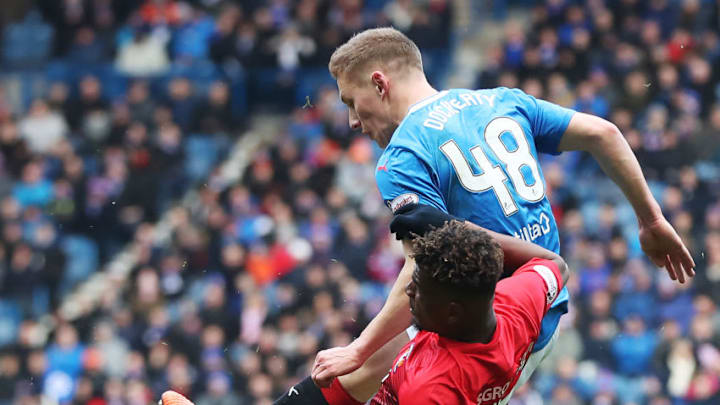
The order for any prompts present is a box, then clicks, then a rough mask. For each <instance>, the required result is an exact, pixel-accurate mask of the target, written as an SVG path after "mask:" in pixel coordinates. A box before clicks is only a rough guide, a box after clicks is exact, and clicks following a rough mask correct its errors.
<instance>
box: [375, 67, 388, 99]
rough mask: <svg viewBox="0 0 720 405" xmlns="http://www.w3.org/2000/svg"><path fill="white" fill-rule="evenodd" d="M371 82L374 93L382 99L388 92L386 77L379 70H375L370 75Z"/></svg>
mask: <svg viewBox="0 0 720 405" xmlns="http://www.w3.org/2000/svg"><path fill="white" fill-rule="evenodd" d="M371 78H372V82H373V86H374V87H375V91H376V92H377V94H378V95H379V96H380V97H381V98H382V97H383V96H385V95H386V94H387V91H388V85H389V81H388V77H387V76H385V74H384V73H383V72H381V71H379V70H376V71H374V72H373V73H372V77H371Z"/></svg>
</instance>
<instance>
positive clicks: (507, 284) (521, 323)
mask: <svg viewBox="0 0 720 405" xmlns="http://www.w3.org/2000/svg"><path fill="white" fill-rule="evenodd" d="M562 287H563V286H562V277H561V274H560V271H559V270H558V268H557V266H556V265H555V263H553V262H552V261H550V260H543V259H533V260H531V261H529V262H528V263H526V264H525V265H523V266H522V267H521V268H520V269H518V270H517V271H516V272H515V273H514V274H513V275H512V276H511V277H508V278H506V279H503V280H501V281H500V282H498V284H497V286H496V288H495V300H494V302H493V307H494V308H495V317H496V318H497V327H496V329H495V334H494V335H493V337H492V340H491V341H490V342H489V343H485V344H483V343H466V342H459V341H456V340H451V339H447V338H444V337H442V336H439V335H438V334H437V333H433V332H427V331H420V332H419V333H418V334H417V336H415V338H414V339H413V340H411V341H410V342H408V344H407V345H405V347H403V349H402V350H401V351H400V354H399V355H398V357H397V358H396V360H395V365H394V366H393V367H392V369H390V372H389V373H388V375H387V376H386V377H385V379H384V380H383V384H382V387H380V391H379V392H378V393H377V394H376V395H375V397H374V398H373V399H372V401H371V404H372V405H393V404H402V405H404V404H408V405H420V404H437V405H456V404H457V405H470V404H473V405H474V404H479V405H492V404H496V403H498V402H499V401H501V400H502V399H503V398H505V397H506V396H507V395H508V394H509V393H510V392H511V391H512V389H513V387H514V386H515V383H516V382H517V380H518V378H519V377H520V373H521V372H522V370H523V367H524V366H525V362H526V361H527V358H528V356H529V355H530V353H531V352H532V348H533V344H534V343H535V341H536V340H537V337H538V335H539V334H540V322H541V321H542V318H543V316H544V315H545V312H546V311H547V310H548V308H550V305H551V304H552V302H553V301H554V300H555V297H557V294H558V293H559V292H560V290H561V289H562Z"/></svg>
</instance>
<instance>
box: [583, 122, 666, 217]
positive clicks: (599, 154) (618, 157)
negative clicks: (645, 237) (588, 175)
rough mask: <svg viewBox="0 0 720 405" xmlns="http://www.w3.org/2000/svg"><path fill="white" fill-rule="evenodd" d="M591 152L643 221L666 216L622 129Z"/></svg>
mask: <svg viewBox="0 0 720 405" xmlns="http://www.w3.org/2000/svg"><path fill="white" fill-rule="evenodd" d="M596 143H597V144H596V145H593V147H592V149H591V150H590V153H592V155H593V156H594V157H595V159H596V160H597V161H598V163H599V164H600V167H601V168H602V169H603V171H604V172H605V173H606V174H607V175H608V176H609V177H610V178H611V179H612V180H613V181H614V182H615V184H617V185H618V187H620V189H621V190H622V191H623V193H624V194H625V197H627V199H628V201H630V204H632V206H633V209H634V210H635V213H636V215H637V217H638V220H639V221H641V222H643V223H650V222H652V221H655V220H656V219H657V218H659V217H662V212H661V210H660V206H659V205H658V203H657V201H655V198H654V197H653V195H652V193H651V192H650V188H649V187H648V184H647V181H646V180H645V176H644V175H643V172H642V169H641V168H640V164H639V163H638V161H637V159H636V158H635V155H634V154H633V152H632V150H631V149H630V145H628V143H627V142H626V141H625V138H624V137H623V136H622V134H620V132H619V131H618V132H617V133H615V134H613V135H610V136H606V137H602V138H600V139H598V141H597V142H596Z"/></svg>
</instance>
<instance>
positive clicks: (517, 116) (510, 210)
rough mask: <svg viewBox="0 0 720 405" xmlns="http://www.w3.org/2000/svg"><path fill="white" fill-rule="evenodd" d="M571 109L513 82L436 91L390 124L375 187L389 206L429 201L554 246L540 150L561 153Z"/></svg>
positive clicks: (563, 298) (562, 299)
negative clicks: (510, 86) (514, 86)
mask: <svg viewBox="0 0 720 405" xmlns="http://www.w3.org/2000/svg"><path fill="white" fill-rule="evenodd" d="M573 114H574V111H573V110H570V109H567V108H563V107H560V106H558V105H555V104H552V103H549V102H546V101H543V100H538V99H536V98H534V97H532V96H530V95H527V94H525V93H524V92H522V91H521V90H517V89H508V88H504V87H502V88H495V89H483V90H465V89H454V90H446V91H441V92H439V93H437V94H435V95H434V96H432V97H429V98H427V99H425V100H423V101H420V102H419V103H417V104H415V105H414V106H412V107H411V108H410V110H409V111H408V114H407V116H406V117H405V119H404V120H403V121H402V122H401V123H400V125H399V126H398V128H397V129H396V130H395V133H394V134H393V136H392V138H391V140H390V143H389V144H388V146H387V147H386V148H385V150H384V151H383V153H382V155H381V156H380V159H379V160H378V164H377V168H376V175H375V176H376V180H377V184H378V188H379V190H380V194H381V195H382V198H383V199H384V201H385V203H386V204H387V205H388V206H389V207H390V209H391V210H392V211H393V212H395V211H397V209H399V208H400V207H402V206H403V205H405V204H408V203H413V202H417V203H420V204H427V205H431V206H434V207H436V208H439V209H440V210H442V211H445V212H447V213H450V214H452V215H456V216H459V217H461V218H464V219H467V220H469V221H471V222H473V223H475V224H477V225H480V226H482V227H484V228H487V229H490V230H493V231H496V232H500V233H504V234H507V235H513V236H515V237H518V238H522V239H525V240H527V241H530V242H533V243H536V244H538V245H540V246H543V247H545V248H546V249H548V250H552V251H554V252H556V253H559V250H560V244H559V238H558V230H557V224H556V223H555V218H554V217H553V214H552V211H551V208H550V202H549V201H548V199H547V197H546V196H545V179H544V177H543V174H542V169H541V167H540V164H539V162H538V157H537V156H538V152H543V153H549V154H558V153H559V151H558V149H557V147H558V144H559V142H560V139H561V138H562V135H563V133H564V132H565V129H566V128H567V126H568V124H569V123H570V119H571V118H572V115H573ZM567 299H568V295H567V291H566V290H563V293H562V294H561V295H560V296H559V297H558V299H557V300H556V302H555V304H554V306H562V308H561V309H563V311H562V312H563V313H564V312H566V307H567ZM548 315H549V314H548ZM558 319H559V315H558ZM555 324H556V322H555ZM552 332H554V328H552V331H544V333H543V335H544V337H543V336H541V337H542V338H543V339H545V340H546V341H547V340H549V338H550V337H551V335H552ZM548 333H549V334H550V335H549V336H548ZM538 343H541V342H538ZM545 343H547V342H545ZM536 346H544V344H543V345H540V344H538V345H536ZM540 348H541V347H538V348H537V349H538V350H539V349H540Z"/></svg>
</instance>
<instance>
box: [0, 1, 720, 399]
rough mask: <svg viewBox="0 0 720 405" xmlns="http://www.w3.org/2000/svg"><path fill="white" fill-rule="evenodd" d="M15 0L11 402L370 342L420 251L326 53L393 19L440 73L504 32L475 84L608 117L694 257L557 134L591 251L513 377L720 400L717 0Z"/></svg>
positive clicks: (550, 168)
mask: <svg viewBox="0 0 720 405" xmlns="http://www.w3.org/2000/svg"><path fill="white" fill-rule="evenodd" d="M22 3H23V2H15V3H13V4H14V5H15V7H18V9H22V10H23V13H21V14H22V15H20V16H19V17H18V18H13V19H11V20H5V19H2V21H5V23H4V25H3V26H2V37H1V38H0V44H1V45H2V49H1V50H0V57H1V58H2V67H1V68H0V154H1V159H0V163H1V164H0V224H1V225H2V234H1V236H0V238H1V243H0V405H5V404H14V403H18V404H36V403H40V402H41V400H42V401H48V403H62V404H97V405H99V404H150V403H154V402H155V401H156V400H157V399H158V398H159V396H160V393H161V392H162V391H164V390H166V389H174V390H176V391H178V392H181V393H183V394H185V395H188V396H189V397H190V398H192V399H193V400H194V401H195V403H196V404H198V405H215V404H228V405H230V404H233V405H236V404H268V403H271V398H274V397H275V396H277V395H279V394H280V393H281V392H282V391H283V390H284V389H286V387H288V386H290V385H292V384H293V383H295V382H297V381H298V379H299V378H301V377H303V376H304V375H307V374H308V371H309V370H308V367H309V366H310V365H311V362H312V359H313V358H314V354H315V353H316V352H317V351H318V350H319V349H321V348H324V347H330V346H337V345H344V344H347V343H348V342H350V341H351V339H352V338H353V336H356V335H357V334H358V333H359V332H360V331H361V330H362V328H363V326H364V325H365V324H366V323H367V322H368V320H369V319H371V318H372V316H373V315H374V314H375V313H376V312H377V311H378V310H379V308H380V307H381V305H382V303H383V299H384V294H386V292H387V288H388V287H387V283H388V282H390V281H391V280H393V278H394V276H395V274H396V273H397V271H398V270H399V268H400V265H401V264H402V251H401V249H400V247H399V246H398V244H397V243H396V242H395V241H394V240H392V238H391V236H390V235H389V234H388V222H389V219H390V218H389V211H388V210H387V209H386V208H385V207H384V206H383V205H382V202H381V201H380V199H379V198H378V197H379V196H378V193H377V191H376V187H375V184H374V176H373V171H374V170H373V169H374V165H375V158H376V157H377V156H378V153H379V151H378V149H377V148H376V147H375V146H374V145H372V144H371V142H370V141H369V140H368V139H366V138H364V137H362V136H360V135H359V134H354V133H352V132H351V131H350V130H349V129H348V128H347V115H346V114H347V113H346V110H345V108H344V106H343V105H342V104H341V103H340V101H339V100H338V99H337V95H336V92H335V88H334V86H333V82H332V79H331V78H330V77H329V75H328V73H327V71H326V63H327V59H328V58H329V55H330V53H331V52H332V51H333V50H334V48H335V47H336V46H337V45H338V44H340V43H342V42H343V41H344V40H345V39H347V38H348V37H349V36H350V35H351V34H352V33H353V32H354V31H356V30H360V29H362V28H365V27H370V26H376V25H384V24H394V25H395V26H396V27H398V28H399V29H402V30H403V31H405V32H407V33H408V35H410V36H411V37H412V38H413V39H414V40H416V41H417V42H418V44H419V45H420V46H421V48H422V49H423V54H424V56H425V57H426V58H427V59H426V60H425V61H424V62H425V65H426V68H427V69H428V73H429V76H430V79H431V82H432V83H434V84H435V85H436V86H438V87H442V86H444V84H445V83H448V82H449V81H450V76H449V74H450V73H452V72H453V71H455V70H459V69H462V67H458V66H455V65H454V63H453V60H455V58H454V57H455V55H456V53H457V52H456V51H457V42H458V41H457V38H459V37H460V36H463V35H470V34H472V35H477V36H485V37H486V38H488V37H493V38H495V37H497V38H499V40H498V41H496V42H494V43H492V44H491V46H488V47H487V48H482V49H474V50H471V51H473V52H475V53H476V57H477V58H478V59H479V60H482V64H481V69H480V70H479V71H478V72H477V77H476V78H475V80H474V82H475V83H474V85H475V86H476V87H491V86H498V85H501V86H508V87H519V88H522V89H523V90H524V91H526V92H527V93H529V94H532V95H535V96H537V97H541V98H544V99H547V100H550V101H553V102H555V103H558V104H561V105H564V106H568V107H572V108H575V109H577V110H579V111H585V112H590V113H593V114H597V115H600V116H603V117H606V118H608V119H611V120H612V121H613V122H614V123H616V124H617V125H618V127H619V128H620V129H621V130H622V131H623V133H624V134H625V136H626V137H627V140H628V142H629V143H630V145H631V147H632V148H633V150H634V151H635V153H636V154H637V156H638V158H639V160H640V162H641V164H642V165H643V168H644V170H645V174H646V176H647V177H648V179H649V180H650V183H651V185H652V188H653V191H654V192H655V193H656V197H657V198H658V200H659V201H660V202H661V203H662V206H663V211H664V213H665V215H666V216H667V217H668V218H669V219H670V220H671V222H672V223H673V225H674V226H675V227H676V229H677V230H678V231H679V233H680V234H681V235H682V237H683V239H684V240H685V241H686V242H687V243H688V245H689V247H690V248H691V250H692V252H693V255H694V258H695V260H696V262H697V263H698V269H697V270H698V275H697V277H696V278H695V280H693V281H692V282H691V283H689V284H686V285H678V284H674V283H671V282H670V281H669V280H668V279H667V277H666V275H665V274H663V273H660V272H658V271H657V270H656V269H655V268H654V267H653V266H652V265H650V263H649V262H648V261H647V260H646V259H645V257H644V256H643V255H642V252H641V250H640V248H639V244H638V241H637V225H636V224H635V223H634V220H633V214H632V211H631V209H630V207H629V206H627V204H626V203H625V202H624V199H623V197H622V195H621V194H620V192H619V191H618V190H617V188H615V186H614V185H612V184H611V182H610V181H608V180H607V179H605V178H604V176H603V175H602V173H601V172H600V170H599V168H598V167H597V166H596V165H595V163H593V161H592V159H590V158H588V157H587V156H585V155H582V154H563V155H560V156H557V157H546V158H545V159H544V161H543V162H542V163H543V170H544V173H545V176H546V179H547V183H548V188H549V190H550V191H549V193H548V195H549V197H550V199H551V202H552V204H553V207H554V212H555V215H556V217H557V219H558V224H559V226H560V227H561V238H562V254H563V256H564V257H565V258H566V259H567V261H568V262H569V263H570V265H571V267H572V268H573V269H574V270H575V272H576V275H577V276H576V277H574V278H573V279H572V281H571V284H570V293H571V296H572V297H573V298H572V301H571V310H570V313H569V314H568V315H566V316H565V317H564V320H563V322H562V332H561V335H560V342H559V344H558V348H557V349H556V350H555V352H554V353H553V355H552V357H551V358H550V359H548V360H547V361H545V362H544V363H543V365H542V369H541V370H540V371H539V372H538V373H537V374H536V376H535V377H534V378H533V380H532V381H531V383H530V384H528V385H526V386H525V387H523V388H521V389H519V390H518V391H517V392H516V394H515V397H514V398H513V399H512V401H511V403H512V404H514V405H535V404H541V403H550V404H559V405H580V404H593V405H601V404H648V405H668V404H672V405H680V404H717V403H720V366H719V365H720V315H718V311H717V306H718V303H719V302H720V203H719V200H718V192H717V190H719V189H720V188H718V179H720V171H719V170H720V86H719V85H718V84H719V83H720V70H719V69H720V60H719V58H720V37H719V35H720V6H718V3H717V2H713V1H709V0H684V1H670V0H652V1H648V2H644V1H637V0H617V1H611V0H608V1H590V2H586V3H575V2H571V1H567V0H548V1H547V2H537V3H536V2H532V1H525V2H509V4H507V3H508V2H505V1H495V2H493V9H492V13H490V12H485V10H484V7H481V6H479V5H478V6H473V7H472V10H473V11H474V12H475V13H476V15H477V19H478V21H482V24H478V26H477V27H473V30H472V31H471V32H470V33H468V32H465V31H463V32H460V31H461V30H460V28H458V27H457V26H455V25H454V23H453V21H456V19H453V7H455V6H456V5H457V4H458V3H460V2H452V1H449V0H427V1H410V0H396V1H389V0H366V1H364V2H363V1H362V0H342V1H324V0H276V1H270V2H262V1H252V0H243V1H236V2H221V1H213V0H195V1H187V2H176V1H174V0H132V1H130V0H128V1H104V0H97V1H88V0H61V1H56V0H38V1H35V2H32V3H34V7H30V6H29V4H22ZM28 3H31V2H28ZM478 3H482V4H484V3H485V2H478ZM465 11H467V10H465ZM508 12H509V14H508ZM16 14H18V13H15V14H13V15H16ZM506 15H509V16H510V17H506ZM466 18H467V16H466ZM463 30H467V27H465V28H463ZM467 51H468V50H467V49H463V52H467ZM251 117H254V118H251ZM88 280H89V281H88Z"/></svg>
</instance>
